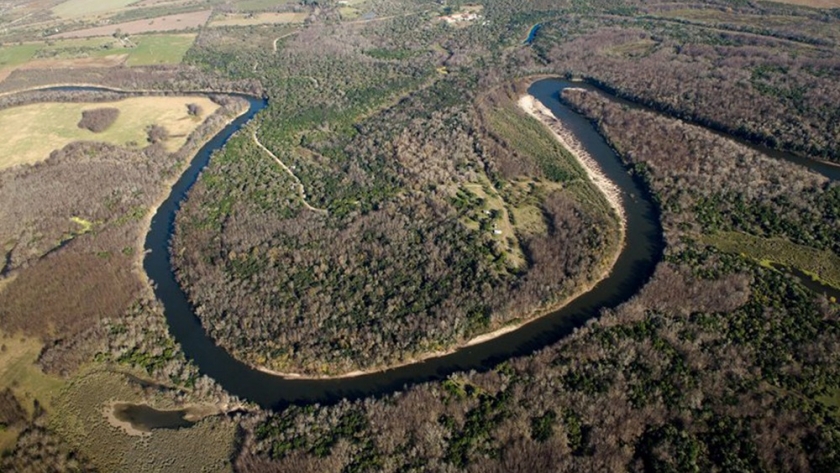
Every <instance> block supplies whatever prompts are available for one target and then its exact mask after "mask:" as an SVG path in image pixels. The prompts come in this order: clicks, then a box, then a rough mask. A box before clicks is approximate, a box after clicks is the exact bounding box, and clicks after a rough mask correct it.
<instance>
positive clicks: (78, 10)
mask: <svg viewBox="0 0 840 473" xmlns="http://www.w3.org/2000/svg"><path fill="white" fill-rule="evenodd" d="M136 1H137V0H68V1H66V2H64V3H60V4H58V5H56V6H55V7H53V9H52V11H53V13H55V14H56V15H57V16H60V17H62V18H80V17H84V16H89V15H98V14H102V13H108V12H112V11H114V10H119V9H121V8H125V7H127V6H128V5H130V4H132V3H135V2H136Z"/></svg>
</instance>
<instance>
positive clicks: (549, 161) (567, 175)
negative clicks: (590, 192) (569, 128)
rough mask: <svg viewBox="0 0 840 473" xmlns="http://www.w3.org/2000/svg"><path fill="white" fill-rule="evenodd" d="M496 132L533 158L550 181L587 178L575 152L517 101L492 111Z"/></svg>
mask: <svg viewBox="0 0 840 473" xmlns="http://www.w3.org/2000/svg"><path fill="white" fill-rule="evenodd" d="M488 121H489V125H490V128H491V129H492V130H493V132H494V133H496V134H497V135H499V136H500V137H501V138H502V139H503V140H505V141H506V142H507V143H508V144H510V145H511V147H512V148H513V149H515V150H516V151H517V153H519V154H522V155H524V156H526V157H528V158H531V159H532V160H533V161H534V162H535V163H536V164H537V165H538V166H539V167H540V169H541V170H542V172H543V175H544V176H545V177H546V178H547V179H548V180H550V181H554V182H566V181H572V180H575V179H584V178H585V176H586V174H585V173H584V171H583V168H581V167H580V164H578V162H577V160H576V159H575V157H574V156H572V154H571V153H569V152H568V151H567V150H566V149H565V148H563V147H562V146H561V145H560V144H559V143H558V142H557V140H555V139H554V137H553V136H551V134H550V133H549V132H548V130H546V128H545V127H544V126H543V124H542V123H540V122H538V121H537V120H535V119H533V118H531V117H529V116H527V115H525V114H524V112H520V111H518V110H517V109H516V108H515V106H514V105H513V104H509V105H506V106H502V107H497V108H495V109H493V110H492V111H491V112H490V113H489V120H488Z"/></svg>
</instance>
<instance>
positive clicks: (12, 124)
mask: <svg viewBox="0 0 840 473" xmlns="http://www.w3.org/2000/svg"><path fill="white" fill-rule="evenodd" d="M189 103H196V104H198V105H199V106H201V108H202V110H203V116H202V117H191V116H189V115H188V114H187V104H189ZM101 107H116V108H119V109H120V116H119V118H117V120H116V121H115V122H114V124H113V125H111V127H110V128H108V129H107V130H105V131H104V132H102V133H93V132H91V131H89V130H85V129H81V128H79V127H78V126H77V123H78V122H79V119H80V118H81V116H82V111H83V110H89V109H94V108H101ZM217 108H218V105H217V104H215V103H214V102H212V101H211V100H210V99H208V98H206V97H132V98H128V99H125V100H120V101H117V102H108V103H96V104H92V103H39V104H32V105H25V106H22V107H13V108H9V109H6V110H2V111H0V129H4V130H16V131H15V133H14V134H12V135H9V136H8V137H7V139H5V140H3V142H2V143H0V169H5V168H8V167H10V166H14V165H18V164H31V163H35V162H38V161H42V160H44V159H46V158H47V157H49V154H50V152H52V151H53V150H55V149H60V148H62V147H64V146H65V145H67V144H69V143H72V142H74V141H80V140H88V141H102V142H106V143H112V144H116V145H123V146H125V145H131V144H132V143H133V144H134V145H135V146H144V145H145V144H146V127H148V126H149V125H155V124H156V125H160V126H163V127H165V128H166V129H167V130H168V131H169V135H170V138H169V139H168V140H167V141H166V147H167V149H169V150H170V151H174V150H176V149H178V148H179V147H180V146H181V145H182V144H183V143H184V141H185V140H186V136H187V135H188V134H189V133H190V132H192V131H193V130H194V129H195V128H196V127H197V126H198V125H199V124H200V123H201V121H202V120H203V119H204V117H206V116H207V115H209V114H211V113H213V112H214V111H215V110H216V109H217Z"/></svg>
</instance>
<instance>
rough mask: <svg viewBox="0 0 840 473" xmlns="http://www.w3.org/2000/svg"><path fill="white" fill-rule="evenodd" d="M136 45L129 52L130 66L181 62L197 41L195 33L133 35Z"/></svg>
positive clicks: (128, 62)
mask: <svg viewBox="0 0 840 473" xmlns="http://www.w3.org/2000/svg"><path fill="white" fill-rule="evenodd" d="M132 41H134V42H135V43H136V45H137V46H136V47H135V48H134V49H133V50H132V51H131V52H130V53H129V56H128V61H127V64H128V65H129V66H147V65H150V64H180V63H181V60H182V59H184V54H186V53H187V50H188V49H190V47H191V46H192V44H193V42H194V41H195V35H194V34H168V35H144V36H135V37H132Z"/></svg>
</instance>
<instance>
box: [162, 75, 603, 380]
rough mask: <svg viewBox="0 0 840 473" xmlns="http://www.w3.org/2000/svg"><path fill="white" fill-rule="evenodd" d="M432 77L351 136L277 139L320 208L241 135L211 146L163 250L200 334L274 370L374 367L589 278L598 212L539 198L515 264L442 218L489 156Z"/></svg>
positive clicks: (526, 309)
mask: <svg viewBox="0 0 840 473" xmlns="http://www.w3.org/2000/svg"><path fill="white" fill-rule="evenodd" d="M446 86H447V85H444V86H443V87H446ZM439 87H441V86H439V85H437V84H436V85H434V86H432V87H430V88H429V90H428V91H421V92H418V93H417V94H416V96H415V95H412V96H409V97H407V98H406V99H404V100H403V101H402V102H401V105H400V106H396V107H393V108H391V109H389V110H387V111H383V112H382V113H381V114H378V115H375V116H372V117H370V118H368V119H366V120H364V121H362V122H360V123H358V124H357V125H355V127H354V129H353V130H354V131H353V133H352V134H346V135H345V134H339V133H334V134H324V133H318V132H317V130H316V132H315V133H313V134H312V135H313V138H307V139H306V140H305V141H306V146H307V148H304V149H302V150H299V151H294V150H295V148H292V149H291V150H288V151H285V152H284V151H282V150H281V151H278V152H277V153H278V154H279V155H280V157H281V159H284V160H287V159H289V157H290V156H291V155H292V153H297V156H298V159H300V158H301V157H305V158H307V159H308V160H309V161H308V162H306V163H305V164H301V161H302V160H301V161H295V160H289V161H288V162H291V163H295V164H294V169H295V172H296V173H299V176H300V177H301V180H302V181H303V182H304V183H305V187H306V194H307V196H308V198H309V199H310V201H311V202H313V203H314V204H315V205H318V206H323V207H326V208H327V209H328V212H329V213H328V214H327V215H321V214H315V213H313V212H309V211H306V210H304V209H302V208H301V205H300V202H295V201H294V199H295V198H296V196H295V193H294V191H293V188H292V186H291V184H292V181H291V178H290V177H289V176H288V175H287V174H285V173H284V172H283V171H282V170H281V169H279V168H278V167H277V165H276V163H274V162H273V161H272V160H271V159H270V158H268V156H266V155H265V154H264V152H262V151H261V150H259V149H257V148H256V147H255V145H254V144H253V143H252V142H251V141H250V137H249V136H248V133H243V134H242V135H241V136H239V137H237V138H235V139H234V140H232V141H231V142H230V143H229V145H228V147H226V149H225V151H224V152H223V153H222V154H221V155H220V156H217V157H216V158H214V161H213V164H212V165H211V167H210V168H209V169H208V170H207V171H206V172H205V173H204V174H203V176H202V178H201V180H200V181H199V183H198V184H197V186H196V188H195V190H193V191H192V193H191V195H190V199H189V201H188V203H187V204H186V205H185V206H184V209H183V211H182V212H181V213H180V214H179V217H178V226H177V232H176V238H175V251H174V254H175V255H176V257H175V264H176V267H177V268H178V275H179V278H180V280H181V281H182V283H183V284H184V285H185V287H186V288H187V290H188V292H189V293H190V295H191V297H192V298H193V300H194V301H195V302H196V304H197V305H198V307H199V308H198V314H199V316H200V317H201V318H202V319H203V321H204V325H205V327H207V329H208V331H209V332H210V334H211V335H212V336H213V337H214V338H215V339H217V340H219V342H220V343H221V344H223V345H224V346H225V347H226V348H228V349H230V350H231V351H232V352H234V353H235V354H236V355H237V356H240V357H242V358H243V359H246V360H248V361H250V362H252V363H257V364H261V365H268V366H270V367H272V368H274V369H278V370H295V371H298V370H299V371H306V372H312V373H320V372H325V371H326V372H333V373H335V372H343V371H351V370H353V369H359V368H367V367H372V366H381V365H385V364H390V363H394V362H399V361H402V360H405V359H409V358H411V357H414V356H417V355H420V354H423V353H425V352H428V351H434V350H437V349H440V348H442V347H446V346H451V345H453V344H455V343H459V342H463V341H465V340H467V339H469V338H470V337H472V336H474V335H476V334H478V333H481V332H483V331H486V330H489V329H491V328H493V327H497V326H499V325H501V324H503V323H505V322H507V321H509V320H510V319H512V318H514V317H521V316H523V315H527V314H528V313H530V312H531V311H533V310H535V309H537V308H539V307H542V306H545V305H546V304H549V303H551V302H554V301H556V300H558V299H561V298H562V297H563V296H564V295H566V294H568V293H570V292H572V291H573V290H574V288H576V287H578V285H579V284H580V282H581V281H585V280H587V279H589V278H590V277H591V276H592V275H593V273H594V272H595V271H596V269H598V268H599V267H600V263H601V259H602V258H603V257H604V255H605V253H606V252H607V251H609V249H610V248H612V247H613V246H614V244H615V234H614V228H613V226H612V225H614V224H613V223H611V220H610V219H609V218H608V217H607V216H606V215H602V214H600V213H598V212H596V211H594V210H592V209H589V208H584V207H582V206H580V205H579V204H578V203H576V202H575V196H574V194H572V193H567V192H557V193H549V194H548V195H547V196H544V197H543V198H542V199H543V200H542V201H541V202H540V206H541V208H542V210H543V212H545V215H546V218H547V219H548V221H549V224H548V227H549V228H550V229H551V230H550V231H549V232H548V233H547V234H546V235H535V236H529V237H527V238H526V237H525V236H517V235H512V236H511V237H513V238H517V239H518V240H519V241H518V242H517V243H518V244H521V245H522V246H523V248H524V249H525V251H526V253H527V254H528V258H529V261H528V267H527V268H525V271H524V273H523V274H519V273H517V272H516V271H512V270H510V269H508V267H507V265H505V264H504V262H503V258H504V255H503V254H502V251H501V250H500V248H499V247H498V245H497V244H496V243H495V242H494V241H493V240H492V238H490V237H489V235H488V234H487V233H489V232H485V233H481V232H476V231H475V230H468V229H467V228H465V227H464V225H463V224H462V223H461V222H460V221H459V220H458V211H457V209H456V208H455V207H454V206H453V203H452V196H453V195H454V194H455V191H456V190H457V189H458V188H459V186H462V185H464V184H466V183H468V182H471V181H476V180H477V179H478V176H480V175H483V172H484V171H483V168H484V166H485V164H484V162H485V161H492V160H494V159H495V158H494V156H492V155H488V154H485V153H484V152H483V150H482V145H481V142H482V141H483V140H485V138H479V136H480V135H479V133H478V131H477V130H478V129H477V127H476V124H475V121H476V120H477V117H476V116H475V115H474V114H473V113H469V112H467V111H466V110H465V109H464V108H463V107H462V106H456V105H454V102H452V103H449V102H448V103H447V106H448V107H450V108H437V106H438V105H440V103H441V100H449V98H447V97H455V96H457V95H454V94H453V95H450V96H447V95H445V94H438V93H437V91H438V90H439ZM434 97H437V99H436V100H435V99H434ZM427 107H428V108H427ZM435 109H437V110H438V111H435V112H432V110H435ZM261 129H262V128H261ZM316 137H317V141H316V139H315V138H316ZM324 156H325V157H324ZM305 166H307V167H308V169H307V167H305ZM319 168H320V169H319ZM315 170H317V171H315ZM313 171H315V172H317V174H314V173H313ZM305 176H313V177H311V178H309V179H306V178H305ZM519 177H527V176H525V175H524V174H522V175H519ZM309 183H313V185H309ZM558 276H559V277H558ZM228 314H231V315H232V314H236V315H235V316H231V315H228ZM374 347H376V349H374Z"/></svg>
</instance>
